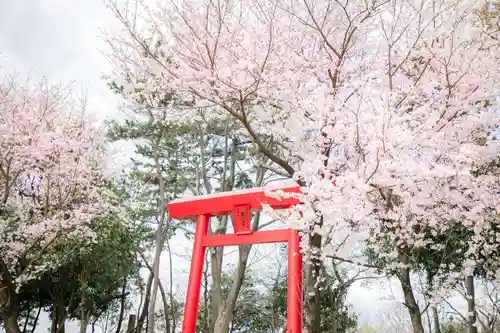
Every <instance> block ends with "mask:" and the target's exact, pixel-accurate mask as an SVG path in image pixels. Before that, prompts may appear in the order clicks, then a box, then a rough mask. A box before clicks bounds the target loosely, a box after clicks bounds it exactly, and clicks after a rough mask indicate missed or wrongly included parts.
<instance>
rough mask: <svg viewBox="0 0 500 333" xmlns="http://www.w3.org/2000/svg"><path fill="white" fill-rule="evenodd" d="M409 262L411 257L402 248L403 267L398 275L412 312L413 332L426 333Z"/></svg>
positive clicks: (409, 310)
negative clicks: (413, 286)
mask: <svg viewBox="0 0 500 333" xmlns="http://www.w3.org/2000/svg"><path fill="white" fill-rule="evenodd" d="M409 262H410V258H409V257H408V254H407V253H405V252H404V250H400V251H399V263H400V264H402V265H403V267H401V268H399V270H398V271H399V272H398V274H397V276H398V279H399V282H400V283H401V288H402V290H403V295H404V299H405V306H406V308H407V309H408V312H409V314H410V318H411V324H412V326H413V333H424V325H423V323H422V314H421V312H420V307H419V306H418V304H417V301H416V299H415V294H414V293H413V288H412V286H411V281H410V268H409V267H408V264H409Z"/></svg>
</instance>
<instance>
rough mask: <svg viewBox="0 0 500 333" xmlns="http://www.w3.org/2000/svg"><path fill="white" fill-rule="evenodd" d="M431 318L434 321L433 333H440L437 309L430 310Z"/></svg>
mask: <svg viewBox="0 0 500 333" xmlns="http://www.w3.org/2000/svg"><path fill="white" fill-rule="evenodd" d="M432 318H433V320H434V333H441V323H440V322H439V313H438V309H437V307H433V308H432Z"/></svg>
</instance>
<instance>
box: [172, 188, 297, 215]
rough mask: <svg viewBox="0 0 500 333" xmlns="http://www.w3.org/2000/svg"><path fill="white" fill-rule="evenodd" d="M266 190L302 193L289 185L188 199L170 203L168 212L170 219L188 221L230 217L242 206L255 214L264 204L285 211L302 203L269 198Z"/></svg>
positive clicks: (288, 199) (287, 199)
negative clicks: (234, 209)
mask: <svg viewBox="0 0 500 333" xmlns="http://www.w3.org/2000/svg"><path fill="white" fill-rule="evenodd" d="M265 190H270V191H277V190H281V191H283V192H285V193H300V187H299V186H289V185H288V186H281V187H279V186H274V187H265V188H263V187H261V188H253V189H248V190H240V191H232V192H222V193H215V194H210V195H200V196H195V197H186V198H181V199H176V200H173V201H171V202H169V203H168V212H169V214H170V217H172V218H174V219H178V220H187V219H194V218H196V216H198V215H205V214H209V215H211V216H220V215H228V214H231V213H232V212H233V207H235V206H240V205H249V206H250V209H251V211H253V212H255V211H259V210H262V204H267V205H269V206H271V208H272V209H285V208H288V207H291V206H293V205H297V204H300V203H301V202H300V200H299V199H298V198H282V200H278V199H275V198H272V197H269V196H267V195H265V194H264V191H265Z"/></svg>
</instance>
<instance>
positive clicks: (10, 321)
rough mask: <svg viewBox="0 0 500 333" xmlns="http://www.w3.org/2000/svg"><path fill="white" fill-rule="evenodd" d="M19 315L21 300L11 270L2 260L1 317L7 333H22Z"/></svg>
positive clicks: (0, 262)
mask: <svg viewBox="0 0 500 333" xmlns="http://www.w3.org/2000/svg"><path fill="white" fill-rule="evenodd" d="M18 315H19V299H18V296H17V293H16V288H15V285H14V279H13V278H12V276H11V274H10V272H9V269H8V267H7V265H6V264H5V262H4V261H3V260H2V258H0V316H1V317H2V320H3V323H4V327H5V332H6V333H21V329H20V327H19V323H18V321H17V319H18Z"/></svg>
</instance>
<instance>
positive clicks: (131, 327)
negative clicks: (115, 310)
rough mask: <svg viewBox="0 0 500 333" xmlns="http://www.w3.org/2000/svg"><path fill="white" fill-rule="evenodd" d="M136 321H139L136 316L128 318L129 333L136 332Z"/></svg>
mask: <svg viewBox="0 0 500 333" xmlns="http://www.w3.org/2000/svg"><path fill="white" fill-rule="evenodd" d="M136 319H137V316H136V315H134V314H131V315H130V316H128V323H127V333H133V332H134V328H135V321H136Z"/></svg>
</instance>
